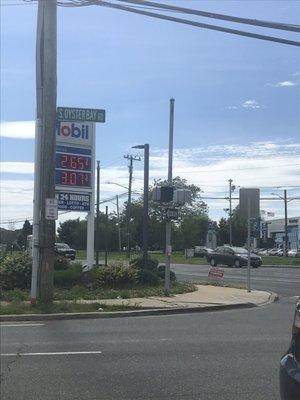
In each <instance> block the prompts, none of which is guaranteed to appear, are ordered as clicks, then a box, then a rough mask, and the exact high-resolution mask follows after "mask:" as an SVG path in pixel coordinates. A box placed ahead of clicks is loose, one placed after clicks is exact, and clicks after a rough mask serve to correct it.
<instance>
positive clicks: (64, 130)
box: [55, 107, 105, 270]
mask: <svg viewBox="0 0 300 400" xmlns="http://www.w3.org/2000/svg"><path fill="white" fill-rule="evenodd" d="M96 122H105V110H95V109H87V108H72V107H58V108H57V130H56V154H55V184H56V187H55V188H56V199H57V202H58V209H59V210H69V211H83V212H87V213H88V215H87V260H86V270H89V269H91V268H92V267H93V265H94V237H95V147H96V141H95V123H96Z"/></svg>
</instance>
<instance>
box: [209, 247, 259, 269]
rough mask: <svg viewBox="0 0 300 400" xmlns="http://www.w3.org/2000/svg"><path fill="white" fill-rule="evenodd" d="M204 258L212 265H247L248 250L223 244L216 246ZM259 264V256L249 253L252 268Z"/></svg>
mask: <svg viewBox="0 0 300 400" xmlns="http://www.w3.org/2000/svg"><path fill="white" fill-rule="evenodd" d="M206 258H207V261H208V262H209V263H210V265H211V266H212V267H215V266H217V265H218V264H222V265H228V266H229V267H232V266H235V267H237V268H239V267H243V266H246V265H247V260H248V251H247V250H246V249H244V248H243V247H230V246H223V247H217V248H216V250H214V251H213V252H211V253H209V254H207V256H206ZM261 264H262V260H261V257H260V256H257V255H256V254H253V253H251V254H250V265H251V266H252V267H253V268H257V267H259V266H260V265H261Z"/></svg>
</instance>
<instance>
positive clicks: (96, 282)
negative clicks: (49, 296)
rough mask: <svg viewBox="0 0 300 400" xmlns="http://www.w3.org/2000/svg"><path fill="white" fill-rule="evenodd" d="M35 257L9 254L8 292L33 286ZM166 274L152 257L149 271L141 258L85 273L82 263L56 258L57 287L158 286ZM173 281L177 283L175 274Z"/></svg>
mask: <svg viewBox="0 0 300 400" xmlns="http://www.w3.org/2000/svg"><path fill="white" fill-rule="evenodd" d="M31 269H32V258H31V255H30V254H29V253H27V252H24V253H16V254H12V255H7V256H6V257H5V259H4V260H2V261H1V265H0V287H1V289H4V290H13V289H15V288H18V289H29V288H30V284H31ZM164 275H165V266H164V265H160V266H159V265H158V261H157V260H153V259H151V258H149V260H148V263H147V266H146V268H144V267H143V262H142V258H141V257H137V258H135V259H133V260H132V261H131V262H130V265H129V266H128V265H126V264H125V263H124V262H115V263H111V264H110V265H108V266H107V267H98V268H94V269H93V270H92V271H90V272H82V266H81V264H79V263H70V262H69V261H68V260H67V259H66V258H64V257H56V259H55V264H54V286H55V287H62V288H71V287H73V286H75V285H85V286H88V287H95V288H101V287H103V288H113V289H114V288H131V287H133V286H135V285H149V286H158V285H159V284H161V283H162V281H163V279H164ZM170 278H171V281H175V280H176V276H175V274H174V272H172V271H171V276H170Z"/></svg>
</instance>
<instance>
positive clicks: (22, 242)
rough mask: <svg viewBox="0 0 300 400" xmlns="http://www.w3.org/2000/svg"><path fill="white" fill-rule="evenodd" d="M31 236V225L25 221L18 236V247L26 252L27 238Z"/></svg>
mask: <svg viewBox="0 0 300 400" xmlns="http://www.w3.org/2000/svg"><path fill="white" fill-rule="evenodd" d="M28 235H32V225H31V223H30V222H29V221H28V220H27V219H26V220H25V222H24V224H23V227H22V229H21V232H20V234H19V236H18V239H17V243H18V245H19V246H20V247H22V248H24V249H25V250H26V246H27V236H28Z"/></svg>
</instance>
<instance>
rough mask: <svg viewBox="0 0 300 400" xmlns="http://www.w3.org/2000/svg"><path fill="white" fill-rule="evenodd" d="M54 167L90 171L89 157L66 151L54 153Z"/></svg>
mask: <svg viewBox="0 0 300 400" xmlns="http://www.w3.org/2000/svg"><path fill="white" fill-rule="evenodd" d="M55 167H56V168H58V169H69V170H78V171H91V170H92V165H91V157H87V156H81V155H73V154H68V153H56V157H55Z"/></svg>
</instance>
